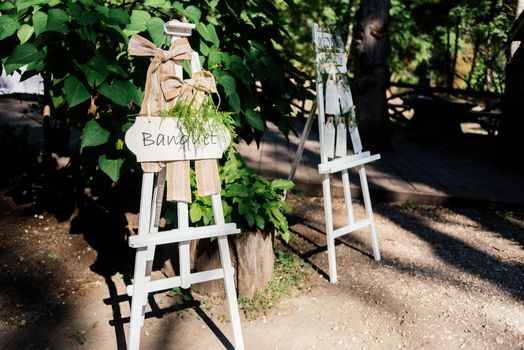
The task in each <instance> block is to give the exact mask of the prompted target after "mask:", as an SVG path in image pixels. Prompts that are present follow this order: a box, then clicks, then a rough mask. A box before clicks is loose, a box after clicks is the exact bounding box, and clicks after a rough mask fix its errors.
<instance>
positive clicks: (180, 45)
mask: <svg viewBox="0 0 524 350" xmlns="http://www.w3.org/2000/svg"><path fill="white" fill-rule="evenodd" d="M128 52H129V54H130V55H132V56H154V58H153V60H152V61H151V64H150V65H149V68H148V70H147V78H146V86H145V89H144V100H143V101H142V106H141V108H140V115H151V114H156V113H157V112H158V111H160V110H164V109H167V107H168V106H169V103H170V102H171V101H172V99H173V98H174V97H170V98H168V97H166V96H172V93H171V91H170V90H171V89H170V88H169V87H170V86H169V84H167V85H166V86H163V85H165V83H166V82H167V81H170V80H172V79H173V77H175V78H176V70H175V63H176V62H177V61H181V60H190V59H191V53H192V52H193V50H192V49H191V46H190V45H189V42H188V41H187V39H185V38H182V39H178V40H177V41H175V42H174V43H173V45H171V48H170V49H169V50H167V51H166V50H162V49H159V48H158V47H156V46H155V44H153V43H152V42H150V41H149V40H147V39H145V38H143V37H141V36H140V35H133V36H132V37H131V39H130V40H129V46H128ZM176 79H178V78H176ZM179 80H180V79H178V81H179ZM182 85H183V84H182ZM182 85H181V86H182Z"/></svg>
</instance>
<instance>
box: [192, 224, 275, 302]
mask: <svg viewBox="0 0 524 350" xmlns="http://www.w3.org/2000/svg"><path fill="white" fill-rule="evenodd" d="M229 249H230V251H231V258H232V259H233V260H234V261H233V268H234V269H235V282H236V285H237V289H238V294H239V295H240V296H243V297H247V298H253V297H254V296H255V294H256V293H257V292H259V291H262V290H264V288H266V286H267V284H268V283H269V281H270V280H271V278H272V277H273V264H274V256H275V254H274V252H273V234H272V232H262V231H256V232H247V233H243V234H240V235H238V236H234V237H229ZM219 267H220V254H219V252H218V246H217V243H216V241H212V242H210V241H209V240H201V241H199V243H198V246H197V251H196V259H195V270H196V271H203V270H209V269H214V268H219ZM193 288H194V289H195V290H196V291H197V292H199V293H203V294H208V295H213V296H217V295H222V294H224V292H225V291H224V284H223V282H222V280H216V281H210V282H204V283H199V284H197V285H195V286H194V287H193Z"/></svg>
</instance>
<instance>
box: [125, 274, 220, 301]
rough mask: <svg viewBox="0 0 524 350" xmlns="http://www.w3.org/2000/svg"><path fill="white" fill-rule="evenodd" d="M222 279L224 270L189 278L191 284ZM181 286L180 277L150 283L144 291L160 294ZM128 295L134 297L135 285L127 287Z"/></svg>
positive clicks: (194, 275) (193, 275) (192, 275)
mask: <svg viewBox="0 0 524 350" xmlns="http://www.w3.org/2000/svg"><path fill="white" fill-rule="evenodd" d="M220 278H224V270H222V268H219V269H213V270H207V271H201V272H195V273H192V274H191V275H190V276H189V280H190V282H191V284H194V283H201V282H207V281H213V280H217V279H220ZM180 286H181V278H180V276H175V277H169V278H163V279H160V280H155V281H149V282H147V283H146V284H145V286H144V290H145V291H146V292H147V293H154V292H160V291H163V290H168V289H172V288H176V287H180ZM126 293H127V295H129V296H133V285H130V286H127V288H126Z"/></svg>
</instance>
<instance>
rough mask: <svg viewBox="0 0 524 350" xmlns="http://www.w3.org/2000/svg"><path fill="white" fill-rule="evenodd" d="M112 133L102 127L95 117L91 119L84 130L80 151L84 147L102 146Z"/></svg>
mask: <svg viewBox="0 0 524 350" xmlns="http://www.w3.org/2000/svg"><path fill="white" fill-rule="evenodd" d="M110 134H111V133H110V132H109V131H108V130H106V129H104V128H102V127H101V126H100V124H98V122H97V121H96V120H95V119H91V120H89V121H88V122H87V123H86V125H85V126H84V130H82V142H81V144H80V153H82V150H83V149H84V147H93V146H100V145H103V144H105V143H107V141H108V140H109V135H110Z"/></svg>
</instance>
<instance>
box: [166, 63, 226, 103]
mask: <svg viewBox="0 0 524 350" xmlns="http://www.w3.org/2000/svg"><path fill="white" fill-rule="evenodd" d="M161 86H162V93H163V94H164V98H165V99H166V100H168V101H172V100H174V99H176V98H184V99H186V100H188V101H190V102H191V104H192V106H193V108H194V109H198V108H199V107H200V105H201V104H202V102H203V101H204V98H205V96H206V95H205V94H206V93H216V92H217V87H216V83H215V78H214V77H213V74H211V72H208V71H199V72H195V73H193V75H192V76H191V79H186V80H182V79H180V78H179V77H177V76H175V75H167V76H166V75H165V76H164V77H163V81H162V82H161Z"/></svg>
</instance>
